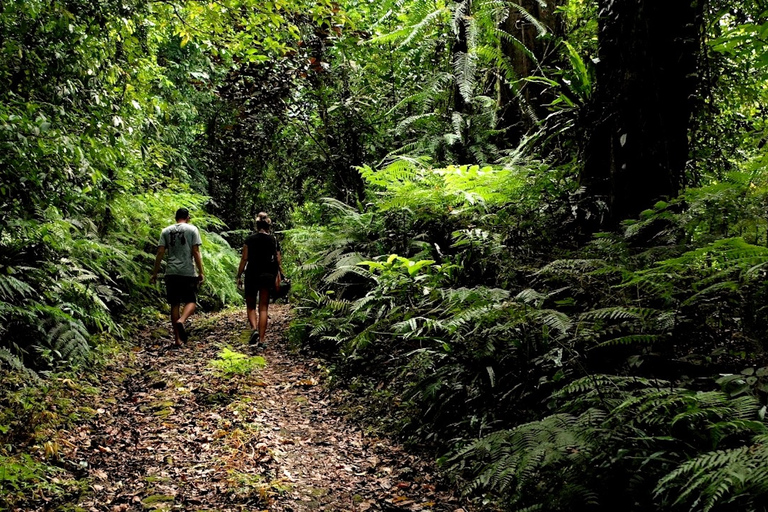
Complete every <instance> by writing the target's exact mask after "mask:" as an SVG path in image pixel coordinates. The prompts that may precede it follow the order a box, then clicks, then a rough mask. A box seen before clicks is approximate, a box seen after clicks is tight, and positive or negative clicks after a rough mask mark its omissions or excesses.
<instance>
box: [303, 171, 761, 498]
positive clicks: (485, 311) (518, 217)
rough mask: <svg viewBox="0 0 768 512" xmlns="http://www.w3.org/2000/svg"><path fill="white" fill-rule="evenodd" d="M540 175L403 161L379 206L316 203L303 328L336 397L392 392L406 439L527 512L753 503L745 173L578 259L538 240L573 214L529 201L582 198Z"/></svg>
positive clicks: (754, 251) (755, 454) (755, 423)
mask: <svg viewBox="0 0 768 512" xmlns="http://www.w3.org/2000/svg"><path fill="white" fill-rule="evenodd" d="M534 169H535V170H536V171H539V172H541V169H542V168H541V167H537V166H536V165H535V164H531V166H530V167H524V166H516V167H508V168H489V169H482V168H474V169H473V168H467V167H461V168H459V167H455V168H450V169H445V170H440V169H431V168H429V167H428V165H427V163H426V162H424V161H422V160H414V159H402V160H399V161H395V162H393V163H391V164H390V165H388V166H385V167H384V168H383V169H382V170H380V171H375V170H373V169H372V168H369V167H364V168H363V169H362V170H361V172H362V174H363V176H364V178H365V179H366V181H367V182H368V183H369V188H370V196H369V202H368V203H367V204H366V205H365V207H364V208H363V207H362V206H358V207H357V208H355V207H350V206H346V205H344V204H340V203H339V202H337V201H329V202H327V203H326V204H325V205H324V207H323V206H320V205H314V206H305V207H304V209H302V210H300V211H299V212H297V215H296V217H295V219H294V221H295V222H296V223H297V224H302V223H304V224H305V227H297V228H294V229H292V230H290V231H289V232H288V242H289V245H290V246H291V248H292V254H296V255H297V258H298V260H299V264H301V265H303V267H301V268H303V269H304V272H303V275H302V277H301V278H300V283H299V284H300V292H299V293H298V311H299V318H298V319H297V320H296V321H295V324H294V328H293V329H294V330H293V333H294V335H297V336H300V337H302V338H303V342H304V343H305V345H306V346H307V347H309V348H312V349H315V350H321V351H323V352H325V353H328V354H330V355H331V357H333V358H334V360H335V363H336V374H335V376H336V378H337V382H349V383H354V385H355V386H356V387H358V388H359V389H363V390H364V389H370V390H373V389H376V388H377V386H380V385H382V384H380V383H386V386H387V389H389V390H390V392H392V393H394V395H395V396H396V397H400V400H401V401H399V402H398V404H399V406H398V407H397V408H396V409H394V410H391V411H390V412H389V414H390V417H389V418H387V420H386V421H387V423H388V424H390V425H398V426H399V427H398V428H399V429H400V430H399V433H400V434H401V435H405V436H408V437H410V438H411V439H413V440H418V442H422V443H423V442H429V443H434V444H435V445H436V446H438V447H441V448H443V449H446V450H447V449H451V448H452V446H451V445H453V444H454V443H455V444H456V446H454V447H453V449H452V450H451V453H450V455H449V456H447V457H445V458H444V459H443V460H444V461H445V463H446V468H447V469H448V470H449V471H451V472H452V474H453V475H454V476H455V477H456V478H457V480H458V481H462V482H466V483H467V486H466V489H467V492H472V493H484V494H485V495H486V496H499V497H500V499H501V500H502V501H504V502H506V503H508V504H509V506H510V507H511V508H514V509H529V508H530V509H536V510H563V509H568V508H569V507H572V506H573V503H579V504H582V505H583V506H585V507H587V508H589V509H592V510H615V509H619V508H621V509H628V510H649V509H657V510H674V509H677V508H683V509H697V507H704V506H706V507H711V508H712V510H728V509H730V507H732V506H742V505H743V506H744V507H746V508H745V509H754V507H755V506H757V505H756V504H757V503H759V500H760V499H761V498H760V497H761V496H762V490H761V489H762V487H760V486H761V485H763V484H762V480H761V478H762V477H761V476H760V475H759V474H756V475H755V476H754V479H751V477H750V479H747V480H745V479H744V478H743V477H741V476H739V475H744V474H746V473H747V471H748V468H751V467H758V465H759V464H760V461H761V459H760V455H759V453H761V452H760V451H759V450H760V449H761V448H760V447H761V446H762V444H761V443H762V437H761V436H764V434H765V432H766V424H765V407H764V403H765V400H766V399H768V394H767V393H766V389H768V388H766V387H765V375H766V373H765V371H764V369H761V368H762V366H764V365H762V364H761V361H762V359H763V357H764V348H763V347H762V344H761V340H762V339H764V336H765V329H764V325H765V322H766V321H768V318H766V316H765V315H766V311H765V309H764V307H763V306H762V304H764V302H765V300H766V291H767V290H766V288H765V285H764V283H763V276H764V274H765V271H764V267H765V262H766V256H767V255H768V253H766V252H765V249H764V247H762V246H761V245H756V244H754V243H750V242H753V241H759V240H760V239H761V238H760V237H762V236H764V233H765V227H764V221H763V220H762V218H755V217H751V216H750V215H751V214H750V213H749V212H753V211H757V210H756V209H757V207H758V205H760V204H764V198H765V192H764V191H763V189H762V188H760V187H756V186H754V185H753V184H751V183H750V182H749V181H747V182H745V181H743V180H739V179H738V178H739V176H734V179H733V180H732V181H731V182H729V183H721V184H717V185H712V186H709V187H704V188H702V189H692V190H690V191H688V192H687V193H686V194H685V196H684V197H683V198H681V199H680V200H675V201H669V202H659V203H658V204H656V205H655V206H654V208H653V209H651V210H648V211H647V212H644V213H643V214H642V215H641V217H640V218H639V219H636V220H633V221H628V222H627V223H626V224H625V225H624V227H623V230H622V231H621V232H618V233H602V234H598V235H597V236H596V237H594V238H593V239H592V240H591V241H590V242H589V243H587V244H585V245H583V246H582V247H578V246H576V245H573V246H570V248H569V245H568V243H567V241H568V235H565V234H562V235H560V238H559V240H558V243H555V242H550V243H543V244H542V243H541V242H540V241H541V240H542V238H540V236H541V234H540V233H541V231H542V230H543V231H545V232H548V233H550V235H551V234H552V233H555V232H558V231H557V230H558V227H559V226H557V225H556V223H557V222H558V221H557V220H555V219H560V220H559V222H561V223H562V225H564V226H567V225H568V219H569V217H568V213H567V212H562V210H560V213H558V211H557V210H552V211H551V213H549V212H547V213H542V214H541V215H542V218H540V219H538V222H544V223H541V224H536V223H535V222H534V221H530V220H529V219H528V211H527V208H528V207H530V206H529V205H535V204H539V205H540V204H541V203H540V202H538V201H541V199H540V197H541V193H540V191H546V192H545V196H546V194H550V195H551V196H552V197H553V198H554V197H558V192H562V191H563V190H569V187H570V186H571V184H569V183H568V182H567V181H563V182H561V183H562V184H561V185H560V186H561V187H562V189H560V190H559V191H558V190H557V189H555V190H553V189H552V188H547V187H552V183H553V181H551V178H552V177H553V176H555V174H554V173H551V171H550V173H549V174H548V173H547V171H544V172H542V174H538V173H537V172H534ZM541 176H548V178H541ZM454 180H455V181H454ZM454 184H455V188H452V187H453V186H454ZM469 191H471V192H472V193H468V192H469ZM462 192H466V193H462ZM529 194H531V195H536V194H537V197H536V199H529ZM505 198H506V200H505ZM554 202H555V200H553V203H554ZM538 211H539V212H543V211H546V210H543V209H540V210H538ZM719 211H722V212H727V216H725V217H723V215H722V214H716V213H713V212H719ZM318 222H322V225H321V226H319V227H318V225H317V224H315V223H318ZM528 222H530V224H527V223H528ZM526 225H529V226H532V228H531V230H530V231H526V230H525V229H524V228H523V229H520V227H524V226H526ZM533 226H537V227H538V228H539V229H538V230H537V229H535V228H533ZM734 226H740V228H739V231H734ZM737 232H743V233H744V234H745V235H748V236H750V238H749V239H750V242H747V241H746V240H745V239H744V238H739V237H733V236H728V235H733V234H735V233H737ZM561 233H562V232H561ZM760 233H762V234H760ZM572 234H573V233H571V235H572ZM446 240H448V242H446ZM537 246H539V247H541V248H543V249H544V250H550V251H557V254H555V253H553V252H549V253H544V252H538V251H537V250H536V249H537V248H538V247H537ZM555 248H556V249H555ZM558 256H559V257H558ZM409 269H412V270H413V272H409ZM487 276H493V277H492V279H488V280H487V281H486V279H487ZM718 374H721V375H719V376H718ZM361 381H364V382H367V383H368V384H365V385H361V384H360V382H361ZM372 399H373V398H372ZM448 440H451V441H450V442H449V441H448ZM715 454H717V455H715ZM691 461H697V462H695V463H694V462H691ZM745 468H746V469H745ZM699 470H700V471H701V472H698V471H699ZM733 475H736V476H733ZM697 500H699V501H697ZM750 507H751V508H750Z"/></svg>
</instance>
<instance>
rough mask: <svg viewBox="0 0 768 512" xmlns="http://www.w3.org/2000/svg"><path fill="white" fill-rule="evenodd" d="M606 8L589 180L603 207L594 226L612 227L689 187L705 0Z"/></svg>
mask: <svg viewBox="0 0 768 512" xmlns="http://www.w3.org/2000/svg"><path fill="white" fill-rule="evenodd" d="M599 9H600V10H599V13H600V18H599V27H600V28H599V35H598V38H599V51H598V53H599V63H598V65H597V69H596V74H597V86H596V89H595V92H594V95H593V96H592V103H591V104H590V105H589V106H588V108H587V111H586V114H585V121H586V122H587V126H588V129H587V134H586V135H587V136H586V137H585V144H584V148H583V150H584V159H585V160H584V169H583V171H582V175H581V182H582V184H583V185H584V187H585V188H586V192H587V196H588V197H589V198H590V199H592V200H597V201H598V204H600V205H601V207H602V208H603V212H602V213H603V214H604V215H601V216H598V217H597V218H599V219H601V221H600V226H594V225H593V226H592V227H606V226H607V227H610V226H615V225H616V224H617V223H618V222H619V221H621V220H622V219H625V218H628V217H632V216H634V215H637V214H638V213H640V212H641V211H642V210H644V209H646V208H648V207H650V206H652V205H653V204H654V202H656V201H657V200H659V199H662V198H669V197H674V196H675V195H677V194H678V193H679V191H680V189H681V187H682V186H683V181H684V171H685V165H686V161H687V159H688V127H689V122H690V117H691V112H692V103H691V98H692V96H693V95H694V93H695V90H696V86H697V80H698V77H697V54H698V51H699V45H700V27H701V23H702V2H699V1H687V2H683V3H682V4H681V5H678V6H676V8H675V9H670V8H669V6H668V5H667V4H666V3H664V2H661V1H659V0H640V1H638V2H614V1H612V0H600V1H599ZM593 218H595V217H593Z"/></svg>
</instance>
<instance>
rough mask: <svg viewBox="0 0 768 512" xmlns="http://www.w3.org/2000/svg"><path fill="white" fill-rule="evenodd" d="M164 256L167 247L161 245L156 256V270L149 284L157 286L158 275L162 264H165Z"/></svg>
mask: <svg viewBox="0 0 768 512" xmlns="http://www.w3.org/2000/svg"><path fill="white" fill-rule="evenodd" d="M164 255H165V246H163V245H161V246H159V247H158V248H157V256H155V269H154V270H153V271H152V277H150V278H149V284H155V282H157V273H158V272H160V264H161V263H162V262H163V256H164Z"/></svg>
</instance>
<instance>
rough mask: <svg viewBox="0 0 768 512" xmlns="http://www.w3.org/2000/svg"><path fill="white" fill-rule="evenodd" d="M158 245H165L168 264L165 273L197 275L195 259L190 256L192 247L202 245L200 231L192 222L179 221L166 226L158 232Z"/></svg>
mask: <svg viewBox="0 0 768 512" xmlns="http://www.w3.org/2000/svg"><path fill="white" fill-rule="evenodd" d="M157 245H158V246H159V247H165V252H166V253H167V254H168V264H167V265H166V267H165V275H167V276H169V275H171V276H192V277H195V276H197V269H196V268H195V261H194V258H193V257H192V247H193V246H195V245H203V241H202V240H201V239H200V232H199V231H198V230H197V228H196V227H195V226H193V225H192V224H188V223H186V222H179V223H178V224H173V225H171V226H168V227H167V228H165V229H164V230H163V232H162V233H160V240H159V241H158V242H157Z"/></svg>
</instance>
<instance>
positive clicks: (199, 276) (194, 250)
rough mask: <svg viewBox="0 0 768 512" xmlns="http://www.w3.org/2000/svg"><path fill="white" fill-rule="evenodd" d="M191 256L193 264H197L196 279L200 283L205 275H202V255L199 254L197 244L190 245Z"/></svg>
mask: <svg viewBox="0 0 768 512" xmlns="http://www.w3.org/2000/svg"><path fill="white" fill-rule="evenodd" d="M192 256H193V257H194V258H195V265H197V279H198V281H200V284H202V283H203V281H205V277H204V276H203V257H202V256H201V255H200V246H199V245H193V246H192Z"/></svg>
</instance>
